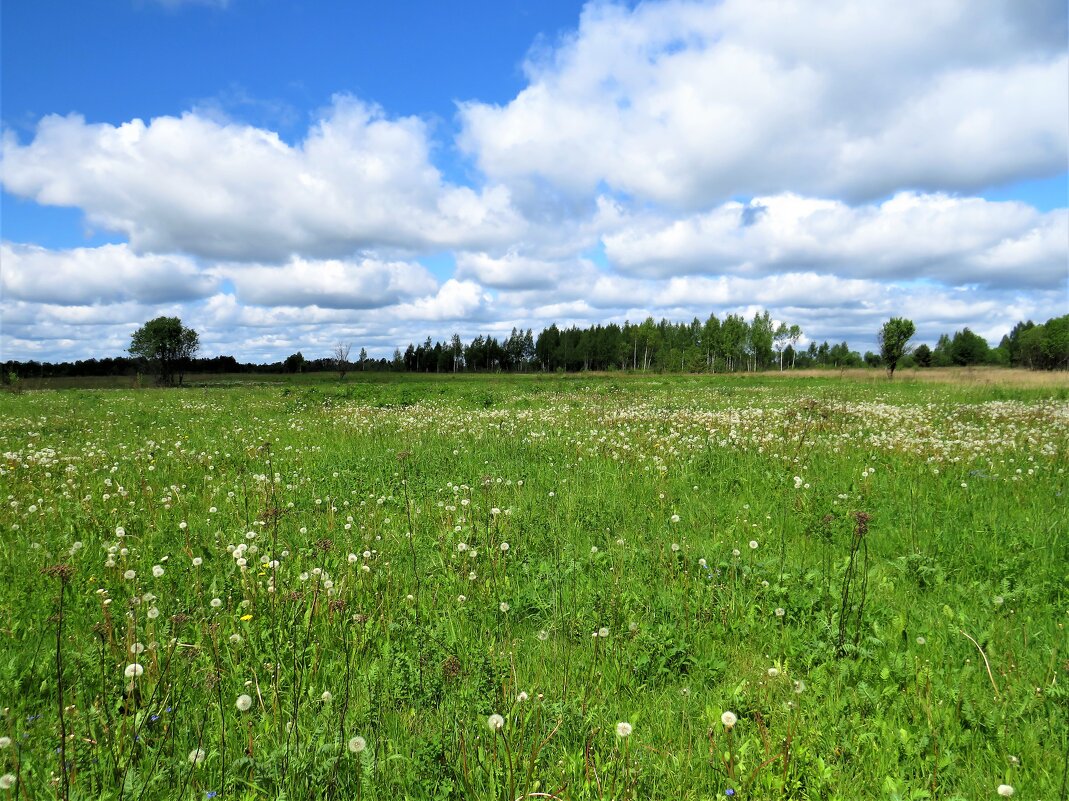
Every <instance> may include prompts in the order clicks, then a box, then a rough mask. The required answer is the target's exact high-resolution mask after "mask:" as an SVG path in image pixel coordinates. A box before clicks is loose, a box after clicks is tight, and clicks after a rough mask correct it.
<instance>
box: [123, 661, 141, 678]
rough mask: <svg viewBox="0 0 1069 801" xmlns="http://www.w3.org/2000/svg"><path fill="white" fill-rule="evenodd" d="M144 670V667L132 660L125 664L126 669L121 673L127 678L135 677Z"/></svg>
mask: <svg viewBox="0 0 1069 801" xmlns="http://www.w3.org/2000/svg"><path fill="white" fill-rule="evenodd" d="M144 672H145V668H143V667H142V666H141V665H139V664H138V663H137V662H133V663H132V664H129V665H127V666H126V670H124V671H123V675H124V676H126V678H128V679H136V678H137V677H138V676H140V675H141V674H143V673H144Z"/></svg>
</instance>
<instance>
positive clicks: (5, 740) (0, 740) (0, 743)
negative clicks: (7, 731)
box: [0, 737, 11, 748]
mask: <svg viewBox="0 0 1069 801" xmlns="http://www.w3.org/2000/svg"><path fill="white" fill-rule="evenodd" d="M10 745H11V738H10V737H0V748H8V747H10Z"/></svg>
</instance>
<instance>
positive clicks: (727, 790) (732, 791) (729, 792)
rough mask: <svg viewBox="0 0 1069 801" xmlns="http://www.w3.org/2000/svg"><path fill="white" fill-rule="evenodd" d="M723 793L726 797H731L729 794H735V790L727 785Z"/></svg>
mask: <svg viewBox="0 0 1069 801" xmlns="http://www.w3.org/2000/svg"><path fill="white" fill-rule="evenodd" d="M724 795H726V796H727V797H728V798H731V796H733V795H735V791H734V790H733V789H732V788H730V787H729V788H728V789H726V790H725V791H724Z"/></svg>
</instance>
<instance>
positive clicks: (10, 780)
mask: <svg viewBox="0 0 1069 801" xmlns="http://www.w3.org/2000/svg"><path fill="white" fill-rule="evenodd" d="M16 781H18V779H17V778H16V776H15V774H14V773H5V774H4V775H3V776H0V790H10V789H11V788H12V787H14V786H15V782H16Z"/></svg>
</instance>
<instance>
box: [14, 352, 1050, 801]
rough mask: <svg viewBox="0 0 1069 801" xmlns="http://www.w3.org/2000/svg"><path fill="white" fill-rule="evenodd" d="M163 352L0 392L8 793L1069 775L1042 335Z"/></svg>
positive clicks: (623, 794)
mask: <svg viewBox="0 0 1069 801" xmlns="http://www.w3.org/2000/svg"><path fill="white" fill-rule="evenodd" d="M125 381H127V384H126V386H127V387H128V386H129V380H128V379H125ZM187 381H188V382H189V383H190V384H192V385H193V386H191V387H187V388H184V389H178V390H161V389H140V390H137V389H129V388H125V389H97V388H92V387H99V386H100V384H94V383H93V380H91V379H89V380H85V383H83V384H80V388H72V389H60V388H59V387H62V386H63V383H62V382H51V383H50V384H46V386H50V387H51V388H53V389H55V390H56V391H45V392H37V391H27V392H22V393H20V394H14V393H4V394H0V490H2V492H3V495H4V499H5V503H4V506H3V508H2V510H0V531H2V533H3V536H2V537H0V557H2V558H0V707H3V708H4V717H3V719H2V726H0V729H2V730H0V736H3V737H7V738H10V742H9V743H6V744H5V741H4V740H0V760H2V761H3V764H2V766H0V773H3V774H13V775H14V776H16V777H17V782H18V783H19V785H20V786H21V788H22V789H21V791H20V792H17V791H14V790H12V791H10V792H11V797H12V798H16V797H18V798H26V799H50V798H62V797H64V795H65V794H66V795H68V796H69V797H70V798H104V799H119V798H123V799H174V798H183V799H185V798H190V799H203V798H209V797H218V798H234V799H246V798H248V799H252V798H276V797H285V798H289V799H305V798H339V799H350V798H367V799H384V800H386V799H403V798H408V799H426V798H440V799H450V798H455V799H462V798H463V799H519V798H532V799H534V798H549V799H554V798H556V799H597V798H632V799H694V800H695V801H697V800H698V799H712V798H726V797H729V796H730V795H731V793H729V791H731V792H733V793H734V797H735V798H737V799H742V798H745V799H779V798H789V799H842V800H843V801H848V800H851V801H852V800H853V799H869V798H887V799H920V798H940V799H948V800H949V799H981V798H992V797H997V795H996V788H997V787H998V786H999V785H1000V784H1010V785H1013V786H1014V787H1015V788H1016V793H1017V796H1016V797H1018V798H1026V799H1056V798H1064V797H1065V792H1066V786H1067V781H1069V779H1067V776H1069V774H1067V771H1069V649H1067V644H1069V638H1067V635H1066V631H1065V625H1066V623H1067V622H1069V538H1067V532H1069V504H1067V502H1066V493H1067V491H1069V478H1067V476H1066V473H1065V470H1066V468H1067V467H1069V376H1067V375H1066V374H1064V373H1061V374H1049V373H1028V372H1024V371H1009V370H975V371H965V370H954V371H942V370H923V371H904V372H902V373H901V374H900V375H898V376H896V379H895V381H894V382H888V381H886V379H885V378H884V376H883V373H882V372H876V371H846V372H845V373H839V372H833V371H820V372H811V373H805V374H799V373H793V374H790V375H782V376H781V375H779V374H759V375H742V376H660V375H630V374H604V375H567V376H556V375H551V376H542V375H534V376H463V375H462V376H442V377H435V376H416V375H392V374H370V375H358V374H350V375H349V376H348V377H347V378H346V379H345V381H344V382H339V381H338V379H337V377H336V376H335V375H330V374H318V375H313V376H296V377H294V376H234V377H231V376H222V377H220V376H213V377H206V376H189V377H187ZM22 386H23V388H31V389H32V388H33V387H34V386H35V385H34V384H33V382H32V381H26V382H23V384H22ZM729 712H730V713H731V715H733V716H734V718H735V719H736V720H737V722H736V723H734V725H733V726H730V727H729V726H728V725H726V723H727V724H730V723H731V722H732V717H731V716H729V715H726V714H725V713H729ZM494 716H500V717H494ZM725 722H726V723H725ZM620 724H628V725H620ZM498 725H500V728H496V727H497V726H498ZM64 735H66V736H65V737H64Z"/></svg>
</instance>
